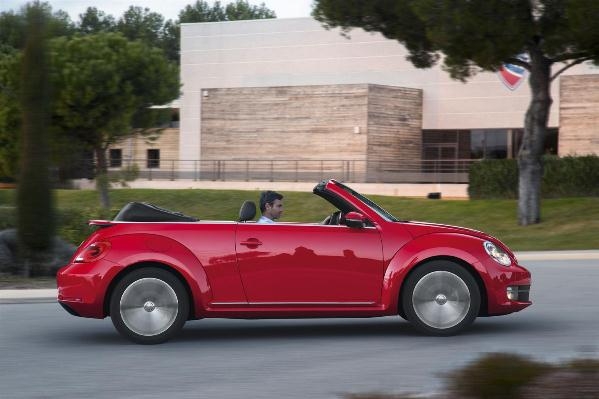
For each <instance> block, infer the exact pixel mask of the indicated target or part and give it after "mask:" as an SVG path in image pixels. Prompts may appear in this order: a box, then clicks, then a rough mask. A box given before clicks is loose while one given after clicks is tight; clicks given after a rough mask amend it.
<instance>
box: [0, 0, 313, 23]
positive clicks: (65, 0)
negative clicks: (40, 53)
mask: <svg viewBox="0 0 599 399" xmlns="http://www.w3.org/2000/svg"><path fill="white" fill-rule="evenodd" d="M46 1H47V2H48V3H50V4H51V5H52V10H53V11H58V10H63V11H66V12H67V13H69V15H70V16H71V19H72V20H73V21H78V20H79V14H82V13H83V12H84V11H85V10H86V9H87V7H92V6H93V7H96V8H98V9H99V10H101V11H104V12H105V13H107V14H112V16H113V17H115V18H116V19H118V18H119V17H120V16H121V15H123V12H124V11H125V10H127V9H128V8H129V6H131V5H133V6H140V7H147V8H149V9H150V10H151V11H154V12H157V13H160V14H162V16H163V17H164V18H165V20H167V19H176V18H177V17H178V15H179V11H181V10H182V9H183V8H185V6H186V5H188V4H193V3H195V0H105V1H97V0H96V1H93V0H46ZM207 1H208V3H210V4H212V3H214V1H213V0H207ZM229 2H231V1H230V0H221V4H226V3H229ZM26 3H27V1H25V0H0V12H2V11H9V10H13V11H18V10H19V9H20V8H21V7H22V6H23V5H24V4H26ZM249 3H250V4H256V5H259V4H260V3H264V4H265V5H266V7H268V8H270V9H271V10H274V11H275V13H276V14H277V18H298V17H309V16H310V12H311V11H312V0H249Z"/></svg>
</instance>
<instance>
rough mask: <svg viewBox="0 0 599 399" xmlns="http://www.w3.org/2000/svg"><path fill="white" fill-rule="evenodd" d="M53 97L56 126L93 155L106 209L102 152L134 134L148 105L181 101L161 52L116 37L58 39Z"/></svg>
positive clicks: (54, 46) (171, 69)
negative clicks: (55, 88)
mask: <svg viewBox="0 0 599 399" xmlns="http://www.w3.org/2000/svg"><path fill="white" fill-rule="evenodd" d="M51 49H52V55H53V65H52V69H53V73H54V84H55V86H56V87H57V88H60V91H58V92H57V93H56V97H55V103H54V107H53V112H54V113H53V116H54V124H55V125H56V126H57V127H58V128H59V129H60V131H62V132H63V134H64V135H66V136H67V137H69V138H71V139H74V140H76V141H78V142H81V143H84V145H85V146H86V147H87V148H89V149H91V150H93V151H94V155H95V157H96V162H97V168H96V169H97V170H96V187H97V189H98V191H99V193H100V201H101V204H102V206H103V207H105V208H107V207H109V204H110V203H109V198H108V181H107V162H106V150H107V148H108V146H110V145H111V144H113V143H115V142H116V141H119V140H122V139H123V138H125V137H129V136H132V135H134V134H137V133H138V131H136V130H134V129H133V128H132V125H133V121H134V118H135V120H143V121H147V120H148V119H147V118H140V117H139V115H147V111H146V110H147V109H148V108H149V107H150V106H152V105H161V104H165V103H168V102H169V101H172V100H173V99H175V98H177V97H178V96H179V72H178V68H177V66H176V65H174V64H173V63H171V62H169V61H168V60H167V59H166V58H165V56H164V54H163V53H162V51H161V50H160V49H157V48H153V47H150V46H148V45H146V44H144V43H142V42H140V41H128V40H127V39H126V38H125V37H123V36H122V35H121V34H118V33H99V34H95V35H87V36H79V37H73V38H58V39H55V40H54V41H53V42H52V45H51Z"/></svg>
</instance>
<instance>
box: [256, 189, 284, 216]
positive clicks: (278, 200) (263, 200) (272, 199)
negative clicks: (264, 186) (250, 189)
mask: <svg viewBox="0 0 599 399" xmlns="http://www.w3.org/2000/svg"><path fill="white" fill-rule="evenodd" d="M260 211H261V212H262V216H261V217H260V219H258V223H274V222H275V220H277V219H278V218H280V217H281V214H282V213H283V196H282V195H281V194H279V193H277V192H275V191H270V190H269V191H262V192H261V193H260Z"/></svg>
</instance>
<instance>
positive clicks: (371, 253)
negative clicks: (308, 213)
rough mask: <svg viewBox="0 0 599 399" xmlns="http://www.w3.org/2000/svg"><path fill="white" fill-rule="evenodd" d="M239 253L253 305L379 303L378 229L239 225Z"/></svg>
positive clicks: (237, 233)
mask: <svg viewBox="0 0 599 399" xmlns="http://www.w3.org/2000/svg"><path fill="white" fill-rule="evenodd" d="M236 252H237V264H238V267H239V272H240V275H241V279H242V282H243V286H244V289H245V292H246V296H247V298H248V302H250V304H254V305H260V304H269V305H277V304H281V305H289V304H298V305H299V304H305V305H324V306H326V305H331V306H343V305H347V306H356V305H373V304H378V303H379V302H380V299H381V289H382V280H383V258H382V244H381V239H380V234H379V231H378V230H377V229H376V228H375V227H364V228H349V227H347V226H342V225H341V226H330V225H316V224H288V223H275V224H257V223H239V224H238V225H237V232H236Z"/></svg>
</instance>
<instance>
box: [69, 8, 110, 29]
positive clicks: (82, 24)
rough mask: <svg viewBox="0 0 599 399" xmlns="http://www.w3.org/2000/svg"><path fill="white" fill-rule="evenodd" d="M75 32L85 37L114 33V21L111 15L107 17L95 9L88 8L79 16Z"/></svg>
mask: <svg viewBox="0 0 599 399" xmlns="http://www.w3.org/2000/svg"><path fill="white" fill-rule="evenodd" d="M77 30H78V31H79V32H80V33H83V34H87V35H90V34H94V33H100V32H114V31H115V30H116V21H115V20H114V17H113V16H112V15H108V14H106V13H105V12H104V11H101V10H98V9H97V8H96V7H88V8H87V9H86V10H85V12H84V13H83V14H79V24H78V26H77Z"/></svg>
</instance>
